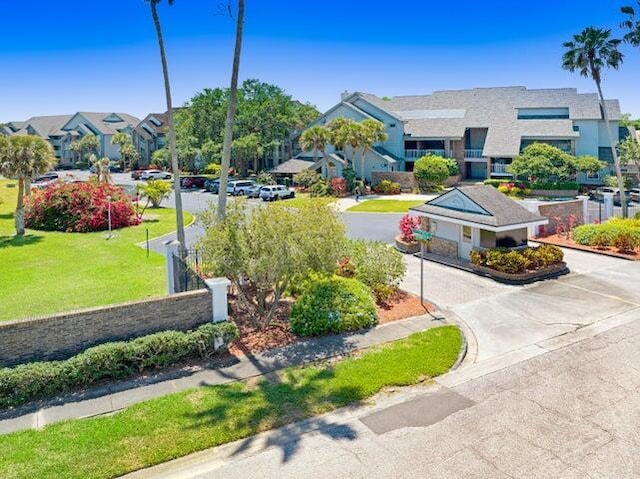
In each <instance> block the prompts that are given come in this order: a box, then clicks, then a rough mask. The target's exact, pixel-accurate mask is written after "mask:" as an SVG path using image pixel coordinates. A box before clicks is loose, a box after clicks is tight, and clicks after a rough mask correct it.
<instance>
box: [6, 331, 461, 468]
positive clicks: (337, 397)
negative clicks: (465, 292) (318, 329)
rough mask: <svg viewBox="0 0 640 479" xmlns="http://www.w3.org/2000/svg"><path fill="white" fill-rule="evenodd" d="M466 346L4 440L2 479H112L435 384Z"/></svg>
mask: <svg viewBox="0 0 640 479" xmlns="http://www.w3.org/2000/svg"><path fill="white" fill-rule="evenodd" d="M460 345H461V336H460V332H459V330H458V328H457V327H455V326H443V327H438V328H434V329H430V330H427V331H424V332H421V333H416V334H413V335H412V336H410V337H409V338H407V339H405V340H402V341H398V342H395V343H391V344H388V345H386V346H384V347H381V348H376V349H373V350H371V351H369V352H367V353H365V354H364V355H362V356H360V357H354V358H348V359H345V360H342V361H340V362H338V363H337V364H335V365H334V366H328V365H311V366H304V367H294V368H289V369H285V370H283V371H281V372H279V373H278V374H277V375H275V377H271V378H270V379H264V378H263V379H260V380H259V381H257V382H256V381H255V380H253V381H251V382H236V383H230V384H226V385H222V386H209V387H200V388H197V389H193V390H190V391H185V392H182V393H177V394H172V395H170V396H165V397H162V398H158V399H154V400H151V401H147V402H144V403H140V404H137V405H135V406H131V407H129V408H127V409H125V410H124V411H122V412H120V413H117V414H115V415H113V416H109V417H102V418H94V419H84V420H73V421H68V422H64V423H59V424H54V425H51V426H49V427H46V428H45V429H43V430H42V431H34V430H29V431H22V432H18V433H14V434H10V435H7V436H0V451H2V454H0V477H2V478H3V479H17V478H25V479H26V478H32V477H37V478H39V479H46V478H56V479H62V478H65V479H71V478H78V479H89V478H107V477H116V476H119V475H122V474H125V473H127V472H131V471H134V470H137V469H141V468H144V467H148V466H151V465H154V464H158V463H162V462H166V461H168V460H171V459H174V458H177V457H182V456H185V455H187V454H190V453H193V452H196V451H199V450H203V449H206V448H209V447H213V446H217V445H220V444H224V443H227V442H231V441H234V440H237V439H240V438H243V437H247V436H251V435H254V434H256V433H258V432H260V431H264V430H268V429H272V428H275V427H278V426H281V425H284V424H287V423H289V422H293V421H296V420H300V419H303V418H306V417H310V416H314V415H317V414H321V413H323V412H326V411H330V410H332V409H335V408H338V407H341V406H345V405H347V404H350V403H354V402H357V401H360V400H363V399H366V398H368V397H370V396H372V395H374V394H375V393H377V392H378V391H380V390H381V389H382V388H384V387H386V386H405V385H410V384H415V383H417V382H418V381H420V380H421V379H423V378H424V377H434V376H438V375H440V374H442V373H444V372H446V371H447V370H448V369H449V368H451V366H452V365H453V364H454V362H455V360H456V358H457V356H458V353H459V351H460Z"/></svg>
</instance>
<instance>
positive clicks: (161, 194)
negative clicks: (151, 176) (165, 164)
mask: <svg viewBox="0 0 640 479" xmlns="http://www.w3.org/2000/svg"><path fill="white" fill-rule="evenodd" d="M171 190H172V188H171V183H169V182H168V181H163V180H150V181H147V182H146V183H143V184H141V185H140V197H141V198H146V199H147V202H146V204H145V205H144V208H143V210H142V212H141V213H140V214H144V212H145V211H146V210H147V208H148V207H149V204H151V205H152V206H153V207H154V208H160V203H162V200H164V199H165V198H168V197H169V194H170V193H171Z"/></svg>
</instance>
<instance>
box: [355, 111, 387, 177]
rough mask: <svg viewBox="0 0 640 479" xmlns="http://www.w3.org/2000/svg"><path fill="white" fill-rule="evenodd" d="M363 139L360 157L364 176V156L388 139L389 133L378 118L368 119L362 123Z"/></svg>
mask: <svg viewBox="0 0 640 479" xmlns="http://www.w3.org/2000/svg"><path fill="white" fill-rule="evenodd" d="M361 125H362V130H363V133H364V135H363V138H362V139H363V141H362V149H363V152H362V156H361V157H360V171H361V173H362V177H363V178H364V157H365V155H366V153H367V151H369V150H371V149H372V148H373V145H375V144H376V143H380V142H382V141H387V139H389V135H387V133H386V132H385V131H384V124H383V123H382V122H380V121H378V120H372V119H366V120H363V121H362V123H361Z"/></svg>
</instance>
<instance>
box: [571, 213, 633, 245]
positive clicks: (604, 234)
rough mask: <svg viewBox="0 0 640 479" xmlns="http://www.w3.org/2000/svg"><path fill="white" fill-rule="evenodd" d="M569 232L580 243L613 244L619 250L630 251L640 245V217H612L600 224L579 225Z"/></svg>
mask: <svg viewBox="0 0 640 479" xmlns="http://www.w3.org/2000/svg"><path fill="white" fill-rule="evenodd" d="M571 234H572V237H573V241H575V242H576V243H578V244H580V245H584V246H593V247H595V248H606V247H608V246H615V247H616V248H618V250H619V251H620V252H630V251H633V250H634V249H636V248H638V246H640V218H635V219H632V218H628V219H624V218H612V219H610V220H608V221H606V222H604V223H601V224H590V225H580V226H577V227H575V228H574V229H573V230H572V232H571Z"/></svg>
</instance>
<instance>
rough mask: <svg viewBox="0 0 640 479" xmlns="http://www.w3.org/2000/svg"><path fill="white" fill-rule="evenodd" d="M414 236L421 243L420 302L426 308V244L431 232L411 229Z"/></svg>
mask: <svg viewBox="0 0 640 479" xmlns="http://www.w3.org/2000/svg"><path fill="white" fill-rule="evenodd" d="M411 232H412V233H413V237H414V238H415V239H416V241H417V242H419V243H420V304H421V305H422V307H423V308H424V309H427V307H426V306H425V305H424V246H425V244H427V242H428V241H430V240H431V236H432V235H431V233H429V232H428V231H424V230H419V229H413V230H411Z"/></svg>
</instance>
